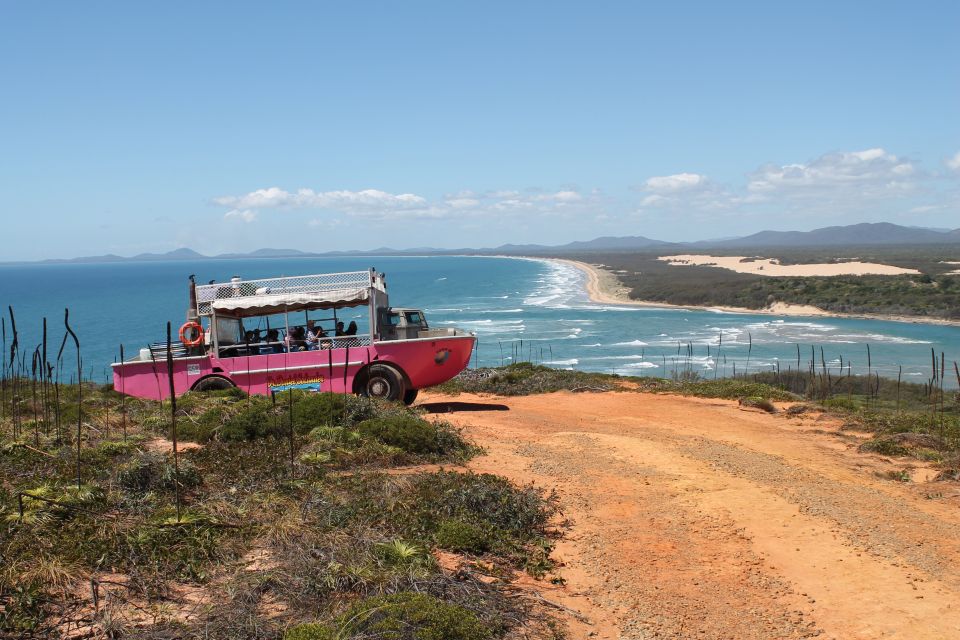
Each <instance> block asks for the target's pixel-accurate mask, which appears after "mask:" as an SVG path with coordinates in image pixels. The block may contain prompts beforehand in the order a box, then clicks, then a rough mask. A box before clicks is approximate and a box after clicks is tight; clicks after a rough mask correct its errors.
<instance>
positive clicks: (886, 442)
mask: <svg viewBox="0 0 960 640" xmlns="http://www.w3.org/2000/svg"><path fill="white" fill-rule="evenodd" d="M860 451H868V452H872V453H879V454H880V455H882V456H907V455H910V451H909V450H908V449H907V448H906V447H904V446H903V445H900V444H897V443H896V442H894V441H893V440H890V439H887V438H876V439H874V440H868V441H867V442H864V443H863V444H862V445H860Z"/></svg>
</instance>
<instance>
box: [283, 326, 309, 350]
mask: <svg viewBox="0 0 960 640" xmlns="http://www.w3.org/2000/svg"><path fill="white" fill-rule="evenodd" d="M306 344H307V336H306V333H305V332H304V330H303V327H292V328H291V329H290V333H288V334H287V350H288V351H303V350H304V348H305V347H306Z"/></svg>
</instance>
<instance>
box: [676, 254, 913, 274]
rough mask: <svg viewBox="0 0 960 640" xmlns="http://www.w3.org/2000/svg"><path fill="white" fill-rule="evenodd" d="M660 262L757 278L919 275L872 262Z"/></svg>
mask: <svg viewBox="0 0 960 640" xmlns="http://www.w3.org/2000/svg"><path fill="white" fill-rule="evenodd" d="M658 260H663V261H664V262H668V263H669V264H671V265H675V266H693V265H697V266H708V267H717V268H720V269H729V270H730V271H736V272H737V273H752V274H755V275H758V276H771V277H778V276H780V277H782V276H866V275H880V276H898V275H904V274H919V273H920V272H919V271H917V270H916V269H905V268H903V267H894V266H891V265H888V264H878V263H875V262H860V261H852V262H837V263H819V264H780V261H779V260H777V259H776V258H754V257H748V256H709V255H702V254H683V255H676V256H661V257H660V258H658Z"/></svg>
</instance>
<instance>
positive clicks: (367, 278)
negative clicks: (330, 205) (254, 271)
mask: <svg viewBox="0 0 960 640" xmlns="http://www.w3.org/2000/svg"><path fill="white" fill-rule="evenodd" d="M365 287H377V288H379V289H381V290H382V287H383V280H382V278H381V277H380V275H379V274H376V273H375V272H373V271H348V272H344V273H320V274H315V275H309V276H291V277H286V278H261V279H259V280H241V281H238V282H218V283H214V284H203V285H197V313H198V314H200V315H201V316H206V315H210V303H211V302H213V301H214V300H219V299H222V298H244V297H248V296H257V295H265V294H271V293H325V292H330V291H339V290H347V289H360V288H365Z"/></svg>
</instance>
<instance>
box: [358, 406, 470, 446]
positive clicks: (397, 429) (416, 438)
mask: <svg viewBox="0 0 960 640" xmlns="http://www.w3.org/2000/svg"><path fill="white" fill-rule="evenodd" d="M357 431H358V432H359V433H360V435H361V436H363V437H364V438H368V439H372V440H376V441H378V442H381V443H383V444H386V445H389V446H391V447H397V448H398V449H401V450H402V451H405V452H406V453H412V454H416V455H426V456H436V455H451V454H461V455H465V454H467V453H468V452H469V451H470V446H469V445H468V444H467V443H466V441H465V440H464V439H463V438H462V436H461V435H460V434H459V433H458V432H457V431H456V430H455V429H454V428H453V427H452V426H450V425H448V424H445V423H434V422H430V421H427V420H424V419H423V418H420V417H418V416H416V415H414V414H412V413H400V414H395V415H389V416H384V417H379V418H372V419H370V420H364V421H363V422H361V423H360V424H358V425H357Z"/></svg>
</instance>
